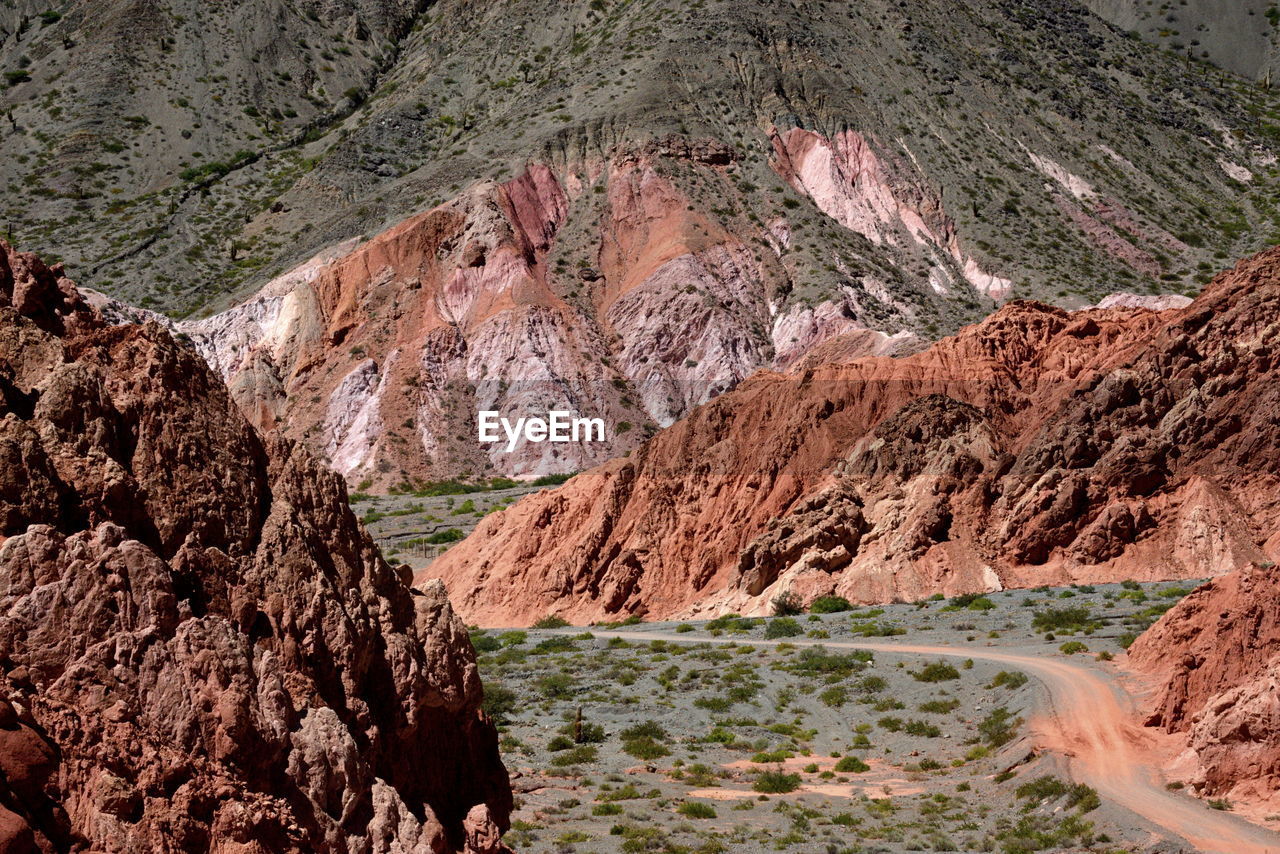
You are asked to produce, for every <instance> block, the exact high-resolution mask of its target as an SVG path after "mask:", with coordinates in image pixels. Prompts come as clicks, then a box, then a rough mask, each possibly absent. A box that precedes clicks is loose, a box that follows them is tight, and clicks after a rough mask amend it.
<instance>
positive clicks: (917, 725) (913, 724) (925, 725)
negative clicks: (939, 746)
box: [902, 718, 942, 738]
mask: <svg viewBox="0 0 1280 854" xmlns="http://www.w3.org/2000/svg"><path fill="white" fill-rule="evenodd" d="M902 731H903V732H905V733H906V734H907V735H919V736H923V737H925V738H937V737H938V736H940V735H942V730H940V729H938V728H937V727H936V726H934V725H933V724H931V723H929V722H927V721H922V720H918V719H917V718H912V719H911V720H909V721H907V723H906V724H905V725H904V726H903V727H902Z"/></svg>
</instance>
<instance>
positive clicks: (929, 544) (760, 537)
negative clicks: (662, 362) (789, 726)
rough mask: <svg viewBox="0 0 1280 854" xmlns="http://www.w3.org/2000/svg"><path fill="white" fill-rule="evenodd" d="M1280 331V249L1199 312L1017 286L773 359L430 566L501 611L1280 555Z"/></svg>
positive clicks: (469, 596)
mask: <svg viewBox="0 0 1280 854" xmlns="http://www.w3.org/2000/svg"><path fill="white" fill-rule="evenodd" d="M1278 328H1280V250H1272V251H1269V252H1265V253H1262V254H1261V255H1258V256H1256V257H1254V258H1251V259H1249V260H1246V261H1243V262H1241V263H1240V264H1239V265H1238V266H1237V267H1236V268H1235V269H1234V270H1231V271H1229V272H1227V273H1224V274H1222V275H1221V276H1219V277H1218V278H1217V279H1216V280H1215V281H1214V282H1213V284H1212V285H1210V286H1209V287H1208V288H1207V289H1206V291H1205V292H1204V293H1203V294H1202V295H1201V296H1200V297H1198V298H1197V299H1196V300H1195V301H1194V302H1193V303H1191V304H1190V305H1188V306H1186V307H1184V308H1179V309H1171V310H1167V311H1164V312H1155V311H1150V310H1147V309H1143V308H1123V307H1121V308H1111V309H1089V310H1084V311H1079V312H1074V313H1070V312H1065V311H1062V310H1060V309H1054V308H1050V307H1047V306H1043V305H1039V304H1035V303H1029V302H1020V301H1016V302H1013V303H1010V304H1008V305H1006V306H1005V307H1003V308H1002V309H1000V310H999V311H997V312H996V313H995V314H993V315H992V316H991V317H990V318H988V319H987V320H986V321H984V322H983V323H981V324H978V325H976V326H973V327H970V328H967V329H965V330H962V331H961V333H960V334H958V335H956V336H954V337H952V338H948V339H944V340H942V341H940V342H938V343H937V344H935V345H934V346H933V347H931V348H930V349H928V350H927V351H924V352H922V353H918V354H914V355H910V356H906V357H903V358H899V359H891V358H869V359H861V360H855V361H852V362H849V363H844V364H831V365H825V366H821V367H814V368H810V369H806V370H804V371H803V372H801V373H800V374H777V373H770V372H763V373H761V374H759V375H757V376H755V377H752V378H751V379H749V380H747V381H745V382H744V383H742V384H741V385H740V386H739V387H738V388H737V389H735V390H734V391H732V392H729V393H727V394H725V395H722V396H721V397H719V398H717V399H716V400H714V401H712V402H710V403H708V404H706V405H703V406H701V407H699V408H697V409H696V410H694V411H693V413H691V415H690V416H689V417H687V418H686V419H684V420H683V421H681V422H678V423H677V424H675V425H673V426H672V427H671V428H668V429H667V430H664V431H663V432H661V433H660V434H658V435H657V436H655V437H654V438H653V439H652V440H650V441H649V442H647V443H646V444H644V445H642V446H641V447H639V448H637V449H636V451H634V452H633V453H632V454H631V455H630V456H629V457H628V458H627V459H621V460H614V461H611V462H610V463H607V464H605V465H604V466H601V467H599V468H597V469H594V470H591V471H589V472H586V473H583V474H581V475H579V476H577V477H575V478H573V479H572V480H570V481H569V482H568V483H567V484H565V485H564V486H562V487H560V488H558V489H554V490H549V491H546V492H542V493H538V494H536V495H533V496H530V497H529V498H527V499H525V500H523V501H521V502H519V503H517V504H516V505H514V506H513V507H512V508H510V509H508V510H505V511H502V512H499V513H495V514H493V515H492V516H490V517H488V518H487V519H485V521H484V522H482V523H481V525H480V526H479V527H478V528H477V529H476V531H475V532H474V533H473V534H472V535H471V536H470V537H469V538H468V539H467V540H465V541H463V542H462V543H460V544H459V545H458V546H456V547H455V548H453V549H451V550H450V551H449V552H448V553H446V555H445V556H444V557H443V558H441V559H440V560H438V561H437V562H436V563H435V564H433V565H432V567H431V568H430V573H431V574H432V575H435V576H439V577H441V578H443V579H444V580H445V582H446V584H447V586H448V587H449V589H450V590H451V591H453V592H454V594H455V597H456V600H457V601H456V604H457V605H458V607H459V609H460V610H461V611H462V613H464V614H465V615H466V616H467V618H468V619H470V620H473V621H479V622H482V623H493V624H511V623H521V622H529V621H532V620H534V619H537V618H538V617H541V616H543V615H544V614H546V613H548V612H556V613H563V614H564V615H566V616H568V617H571V618H574V619H601V618H615V617H616V616H617V615H622V614H629V613H639V614H649V615H652V616H654V617H666V616H674V615H688V614H692V613H711V612H715V611H723V610H728V609H733V610H739V611H745V612H752V611H754V612H760V611H766V610H767V609H768V608H769V603H770V601H771V600H772V599H773V598H775V597H776V596H777V595H779V594H780V593H782V592H785V591H792V592H795V593H797V594H799V595H800V596H801V597H802V598H803V599H811V598H813V597H815V596H818V595H822V594H827V593H835V594H839V595H843V596H847V597H848V598H850V599H854V600H858V601H863V602H880V601H890V600H906V601H911V600H913V599H916V598H920V597H924V596H928V595H931V594H933V593H937V592H941V593H943V594H945V595H956V594H959V593H965V592H974V591H984V590H992V589H999V588H1001V587H1014V586H1036V585H1039V584H1045V583H1067V582H1090V581H1108V580H1110V581H1116V580H1120V579H1124V578H1128V577H1134V578H1142V579H1155V578H1184V577H1204V576H1206V575H1219V574H1223V573H1226V572H1228V571H1230V570H1233V569H1237V568H1239V567H1241V566H1244V565H1247V564H1248V563H1249V562H1250V561H1256V560H1263V559H1265V556H1266V554H1267V553H1268V551H1269V550H1274V547H1275V546H1274V542H1272V541H1270V538H1271V537H1272V536H1273V534H1274V532H1275V531H1276V529H1277V523H1278V521H1280V516H1278V515H1277V514H1278V513H1280V507H1278V506H1277V503H1276V500H1275V496H1276V495H1277V494H1278V493H1277V492H1276V489H1275V487H1276V483H1275V475H1274V467H1273V466H1272V465H1271V463H1270V461H1271V459H1272V456H1273V454H1274V450H1275V448H1276V447H1278V441H1277V440H1278V439H1280V436H1278V435H1277V428H1276V425H1275V422H1274V418H1273V415H1272V413H1274V412H1275V411H1276V403H1277V396H1278V395H1280V385H1278V384H1277V383H1276V366H1275V364H1274V363H1273V360H1272V358H1271V355H1270V353H1271V351H1272V349H1273V345H1274V339H1275V334H1276V330H1277V329H1278Z"/></svg>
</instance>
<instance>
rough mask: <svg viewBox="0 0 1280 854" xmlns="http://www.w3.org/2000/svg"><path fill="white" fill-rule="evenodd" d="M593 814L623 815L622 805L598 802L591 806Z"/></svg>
mask: <svg viewBox="0 0 1280 854" xmlns="http://www.w3.org/2000/svg"><path fill="white" fill-rule="evenodd" d="M591 814H592V815H622V807H620V806H618V805H617V804H596V805H595V806H593V807H592V808H591Z"/></svg>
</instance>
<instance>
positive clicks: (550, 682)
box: [537, 673, 575, 700]
mask: <svg viewBox="0 0 1280 854" xmlns="http://www.w3.org/2000/svg"><path fill="white" fill-rule="evenodd" d="M574 682H575V680H574V679H573V677H571V676H570V675H569V674H568V673H552V674H549V675H547V676H543V677H542V678H541V679H539V680H538V683H537V684H538V690H539V691H541V692H542V693H543V695H544V696H545V697H546V698H547V699H549V700H555V699H559V698H562V697H568V696H569V695H571V694H572V693H573V686H574Z"/></svg>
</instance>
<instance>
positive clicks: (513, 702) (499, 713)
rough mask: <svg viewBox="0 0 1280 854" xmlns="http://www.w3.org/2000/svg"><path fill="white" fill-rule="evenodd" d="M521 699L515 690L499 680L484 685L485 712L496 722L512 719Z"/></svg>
mask: <svg viewBox="0 0 1280 854" xmlns="http://www.w3.org/2000/svg"><path fill="white" fill-rule="evenodd" d="M519 700H520V698H519V697H518V696H517V695H516V692H515V691H512V690H511V689H510V688H507V687H506V686H504V685H500V684H498V683H497V682H490V683H489V684H487V685H485V686H484V702H483V704H482V706H483V708H484V711H485V714H487V715H488V716H489V717H491V718H493V721H494V723H499V724H502V723H506V722H507V721H508V720H510V719H511V713H512V712H514V711H515V710H516V707H517V706H518V705H519Z"/></svg>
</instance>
